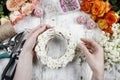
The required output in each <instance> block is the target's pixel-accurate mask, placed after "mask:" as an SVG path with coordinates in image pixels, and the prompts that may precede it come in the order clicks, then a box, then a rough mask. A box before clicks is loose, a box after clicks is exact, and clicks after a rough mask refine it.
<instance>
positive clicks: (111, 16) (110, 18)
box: [105, 11, 118, 25]
mask: <svg viewBox="0 0 120 80" xmlns="http://www.w3.org/2000/svg"><path fill="white" fill-rule="evenodd" d="M105 19H106V21H107V23H108V24H109V25H112V24H113V23H117V22H118V15H117V14H116V13H115V12H114V11H109V12H108V13H106V15H105Z"/></svg>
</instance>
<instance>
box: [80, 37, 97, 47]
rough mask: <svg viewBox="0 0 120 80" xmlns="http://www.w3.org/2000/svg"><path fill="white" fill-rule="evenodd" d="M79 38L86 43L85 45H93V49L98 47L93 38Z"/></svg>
mask: <svg viewBox="0 0 120 80" xmlns="http://www.w3.org/2000/svg"><path fill="white" fill-rule="evenodd" d="M81 40H82V41H83V42H84V43H85V44H87V45H90V46H91V48H92V47H93V48H94V49H98V48H99V45H98V44H97V43H96V42H95V41H94V40H91V39H85V38H81Z"/></svg>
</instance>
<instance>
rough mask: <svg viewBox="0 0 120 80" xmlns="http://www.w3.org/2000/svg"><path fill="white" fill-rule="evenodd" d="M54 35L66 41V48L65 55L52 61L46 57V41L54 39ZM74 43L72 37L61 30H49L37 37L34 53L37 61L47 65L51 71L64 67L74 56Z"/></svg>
mask: <svg viewBox="0 0 120 80" xmlns="http://www.w3.org/2000/svg"><path fill="white" fill-rule="evenodd" d="M55 35H58V36H62V37H63V38H65V39H66V40H67V48H66V50H65V53H64V55H63V56H61V57H60V58H56V59H53V58H52V57H50V56H47V51H46V48H45V47H46V45H47V43H48V41H49V40H50V39H52V38H54V37H55ZM75 48H76V43H75V41H74V38H73V37H72V35H71V34H70V33H69V32H68V31H65V30H63V29H61V28H51V29H49V30H47V31H45V32H44V33H43V34H41V35H39V36H38V43H37V45H36V47H35V51H36V54H37V57H38V59H40V60H41V62H42V63H43V64H44V65H47V66H48V67H49V68H51V69H57V68H59V67H65V66H66V65H67V64H68V63H69V62H70V61H72V60H73V58H74V56H75Z"/></svg>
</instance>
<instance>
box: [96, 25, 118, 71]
mask: <svg viewBox="0 0 120 80" xmlns="http://www.w3.org/2000/svg"><path fill="white" fill-rule="evenodd" d="M112 30H113V35H112V36H110V34H108V33H105V32H102V34H101V38H100V40H99V41H98V42H99V44H100V45H101V46H102V47H103V48H104V52H105V69H107V70H111V69H112V67H113V66H114V65H116V64H118V63H120V24H119V23H118V24H113V25H112Z"/></svg>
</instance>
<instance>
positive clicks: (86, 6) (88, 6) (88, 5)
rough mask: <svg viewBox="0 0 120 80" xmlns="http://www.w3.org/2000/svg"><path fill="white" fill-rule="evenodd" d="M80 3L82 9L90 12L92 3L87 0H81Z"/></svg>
mask: <svg viewBox="0 0 120 80" xmlns="http://www.w3.org/2000/svg"><path fill="white" fill-rule="evenodd" d="M80 5H81V9H82V10H83V11H85V12H86V13H90V11H91V7H92V4H91V3H90V2H89V1H87V0H83V1H82V3H81V4H80Z"/></svg>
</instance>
